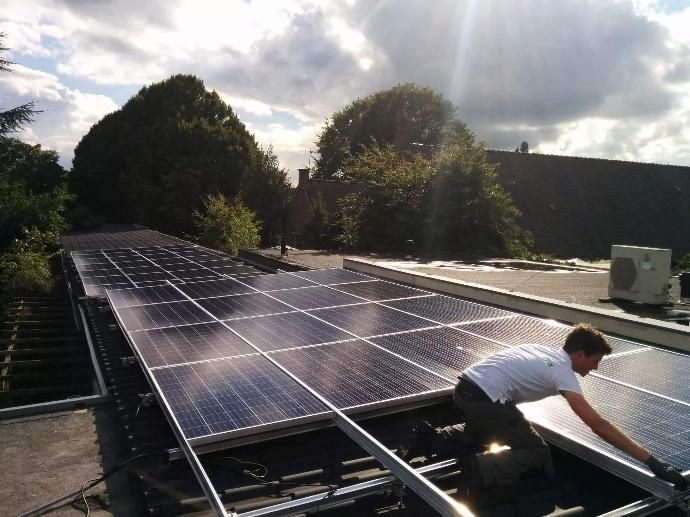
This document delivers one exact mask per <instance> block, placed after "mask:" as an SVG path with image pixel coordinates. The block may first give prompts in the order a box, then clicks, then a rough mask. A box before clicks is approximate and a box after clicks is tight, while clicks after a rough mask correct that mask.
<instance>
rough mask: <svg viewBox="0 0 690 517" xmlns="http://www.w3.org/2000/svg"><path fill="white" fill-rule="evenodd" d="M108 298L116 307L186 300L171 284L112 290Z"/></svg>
mask: <svg viewBox="0 0 690 517" xmlns="http://www.w3.org/2000/svg"><path fill="white" fill-rule="evenodd" d="M108 298H110V304H111V305H112V306H113V307H114V308H118V307H127V306H129V305H147V304H151V303H164V302H180V301H184V300H186V298H185V297H184V295H183V294H182V293H180V292H179V291H178V290H177V289H175V288H174V287H172V286H169V285H161V286H158V287H140V288H131V289H118V290H111V291H109V292H108Z"/></svg>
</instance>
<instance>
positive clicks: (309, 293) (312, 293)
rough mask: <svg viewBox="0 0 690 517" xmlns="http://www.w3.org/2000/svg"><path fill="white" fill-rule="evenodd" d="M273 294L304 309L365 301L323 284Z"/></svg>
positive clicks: (272, 293) (272, 294)
mask: <svg viewBox="0 0 690 517" xmlns="http://www.w3.org/2000/svg"><path fill="white" fill-rule="evenodd" d="M242 282H244V280H242ZM271 296H273V297H274V298H278V299H279V300H280V301H282V302H285V303H287V304H290V305H292V306H293V307H296V308H297V309H302V310H306V309H318V308H323V307H336V306H339V305H351V304H356V303H365V301H364V300H362V299H360V298H355V297H354V296H350V295H349V294H345V293H341V292H340V291H336V290H334V289H331V288H330V287H323V286H316V287H301V288H299V289H287V290H284V291H273V292H271Z"/></svg>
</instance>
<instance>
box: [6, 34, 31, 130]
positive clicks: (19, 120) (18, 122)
mask: <svg viewBox="0 0 690 517" xmlns="http://www.w3.org/2000/svg"><path fill="white" fill-rule="evenodd" d="M4 37H5V33H3V32H0V72H9V71H10V67H11V65H13V64H14V63H12V62H11V61H8V60H7V59H5V58H4V57H2V53H3V52H5V51H7V50H9V49H7V48H5V47H3V46H2V40H3V38H4ZM37 113H40V111H39V110H36V109H34V103H33V102H27V103H26V104H22V105H21V106H17V107H15V108H10V109H9V110H7V111H0V138H2V137H4V136H5V135H6V134H7V133H11V132H13V131H20V130H22V129H24V126H25V125H26V124H28V123H30V122H31V121H33V119H34V116H35V115H36V114H37Z"/></svg>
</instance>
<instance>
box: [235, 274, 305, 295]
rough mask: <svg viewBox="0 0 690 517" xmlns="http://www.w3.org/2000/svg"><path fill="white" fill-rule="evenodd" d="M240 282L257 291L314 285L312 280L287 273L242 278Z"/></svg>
mask: <svg viewBox="0 0 690 517" xmlns="http://www.w3.org/2000/svg"><path fill="white" fill-rule="evenodd" d="M241 282H242V283H243V284H247V285H249V286H251V287H253V288H254V289H256V290H258V291H275V290H277V289H292V288H295V287H311V286H314V285H316V284H314V282H310V281H309V280H305V279H304V278H300V277H298V276H295V275H291V274H289V273H278V274H275V275H263V276H254V277H249V278H243V279H242V280H241Z"/></svg>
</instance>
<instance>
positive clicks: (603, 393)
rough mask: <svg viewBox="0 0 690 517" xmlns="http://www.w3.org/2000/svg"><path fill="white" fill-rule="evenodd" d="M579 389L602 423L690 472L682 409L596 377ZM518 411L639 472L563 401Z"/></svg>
mask: <svg viewBox="0 0 690 517" xmlns="http://www.w3.org/2000/svg"><path fill="white" fill-rule="evenodd" d="M580 384H581V385H582V389H583V392H584V394H585V397H586V398H587V400H588V401H589V402H590V403H591V405H592V407H594V408H596V410H597V412H599V413H600V414H601V415H602V416H603V417H604V418H607V419H609V420H610V421H612V422H614V423H615V424H616V425H617V426H618V427H620V428H621V429H622V430H623V431H624V432H625V433H626V434H628V436H630V437H631V438H632V439H633V440H635V441H637V442H639V443H642V444H645V447H648V448H649V449H650V450H651V451H652V454H654V455H655V456H657V457H658V458H660V459H663V460H664V461H668V462H670V463H672V464H674V465H676V466H678V467H680V468H681V469H683V470H690V411H688V407H687V406H686V405H683V404H679V403H677V402H673V401H670V400H667V399H663V398H661V397H657V396H655V395H651V394H648V393H645V392H642V391H639V390H636V389H634V388H629V387H627V386H622V385H620V384H614V383H612V382H611V381H607V380H605V379H602V378H599V377H590V376H588V377H585V378H583V379H581V380H580ZM520 409H521V410H522V411H523V412H524V413H525V415H526V416H527V417H528V418H529V419H530V420H531V421H533V422H535V423H537V424H539V425H541V426H544V427H546V428H548V429H550V430H552V431H555V432H557V433H558V434H560V435H563V436H565V437H568V438H569V439H570V440H574V441H575V442H577V443H580V444H582V445H585V446H587V447H589V448H591V449H594V450H597V451H599V452H602V453H604V454H606V455H608V456H610V457H613V458H615V459H617V460H618V461H620V462H622V463H625V464H628V465H634V466H638V467H639V466H641V464H640V463H639V462H637V461H635V460H633V459H632V458H630V457H629V456H627V455H626V454H625V453H623V452H620V451H619V450H618V449H616V448H615V447H613V446H612V445H609V444H608V443H606V442H605V441H604V440H602V439H601V438H599V437H598V436H597V435H595V434H594V433H593V432H592V431H591V430H590V429H589V428H588V427H587V426H586V425H585V424H584V423H583V422H582V421H581V420H580V419H579V418H578V417H577V416H576V415H575V414H574V413H573V411H572V410H571V409H570V407H569V406H568V403H567V402H566V401H565V399H564V398H563V397H560V396H555V397H549V398H547V399H544V400H541V401H539V402H531V403H528V404H521V405H520Z"/></svg>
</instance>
